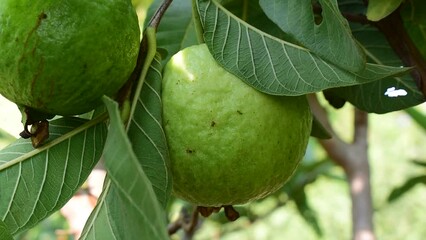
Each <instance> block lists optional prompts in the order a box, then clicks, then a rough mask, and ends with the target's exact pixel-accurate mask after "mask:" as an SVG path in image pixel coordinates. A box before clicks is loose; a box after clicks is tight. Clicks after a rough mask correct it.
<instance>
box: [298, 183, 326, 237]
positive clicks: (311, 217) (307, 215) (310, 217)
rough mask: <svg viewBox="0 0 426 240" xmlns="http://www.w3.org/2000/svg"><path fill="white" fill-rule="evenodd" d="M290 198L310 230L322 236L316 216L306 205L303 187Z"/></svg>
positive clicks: (307, 204) (306, 200)
mask: <svg viewBox="0 0 426 240" xmlns="http://www.w3.org/2000/svg"><path fill="white" fill-rule="evenodd" d="M291 197H292V199H293V201H294V202H295V204H296V207H297V210H298V212H299V213H300V215H301V216H302V217H303V219H304V220H305V221H306V223H308V224H309V225H310V226H311V227H312V229H313V230H314V231H315V233H316V234H317V235H318V236H323V232H322V229H321V226H320V224H319V222H318V218H317V214H316V212H315V211H314V210H313V209H312V208H311V206H310V205H309V203H308V199H307V196H306V193H305V186H304V187H303V188H302V189H300V190H298V191H297V192H294V194H293V195H292V196H291Z"/></svg>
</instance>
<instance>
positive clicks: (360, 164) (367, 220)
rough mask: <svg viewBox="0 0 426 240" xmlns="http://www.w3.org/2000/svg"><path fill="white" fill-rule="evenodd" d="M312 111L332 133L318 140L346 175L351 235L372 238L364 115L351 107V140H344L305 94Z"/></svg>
mask: <svg viewBox="0 0 426 240" xmlns="http://www.w3.org/2000/svg"><path fill="white" fill-rule="evenodd" d="M308 99H309V102H310V104H311V108H312V112H313V113H314V114H315V116H316V117H317V119H318V120H319V121H320V122H321V123H322V124H323V125H324V127H325V128H326V129H327V130H328V131H329V132H330V133H331V134H332V138H331V139H327V140H320V144H321V145H322V147H323V148H324V150H325V151H326V152H327V154H328V155H329V156H330V158H331V159H332V160H333V161H334V162H336V164H338V165H339V166H341V167H342V168H343V169H344V171H345V174H346V176H347V181H348V184H349V189H350V196H351V201H352V224H353V226H352V238H353V239H355V240H374V239H375V235H374V227H373V205H372V200H371V186H370V167H369V159H368V141H367V134H368V114H367V113H365V112H362V111H360V110H356V109H355V120H354V139H353V142H352V143H346V142H344V141H342V140H341V138H340V137H339V136H338V135H337V134H336V133H335V132H334V130H333V128H332V126H331V124H330V122H329V119H328V117H327V116H328V115H327V112H326V110H325V109H324V108H323V107H322V106H321V105H320V103H319V102H318V100H317V98H316V96H315V95H310V96H309V98H308Z"/></svg>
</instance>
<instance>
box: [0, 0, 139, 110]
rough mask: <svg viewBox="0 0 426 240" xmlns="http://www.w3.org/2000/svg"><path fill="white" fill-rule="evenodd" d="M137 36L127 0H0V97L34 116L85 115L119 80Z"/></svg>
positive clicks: (129, 65)
mask: <svg viewBox="0 0 426 240" xmlns="http://www.w3.org/2000/svg"><path fill="white" fill-rule="evenodd" d="M139 40H140V30H139V24H138V19H137V15H136V12H135V10H134V8H133V6H132V5H131V1H130V0H96V1H81V0H1V1H0V94H2V95H3V96H5V97H6V98H8V99H9V100H11V101H13V102H15V103H16V104H17V105H18V106H21V107H26V108H31V109H34V110H36V111H39V112H42V113H49V114H58V115H74V114H80V113H84V112H87V111H89V110H91V109H93V108H94V107H95V106H96V105H97V104H99V103H100V98H101V97H102V95H104V94H105V95H110V96H111V95H114V94H115V93H116V92H117V91H118V90H119V89H120V87H121V86H122V85H123V84H124V83H125V82H126V80H127V79H128V77H129V76H130V74H131V72H132V71H133V69H134V67H135V64H136V59H137V56H138V51H139Z"/></svg>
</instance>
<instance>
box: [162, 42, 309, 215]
mask: <svg viewBox="0 0 426 240" xmlns="http://www.w3.org/2000/svg"><path fill="white" fill-rule="evenodd" d="M162 100H163V126H164V129H165V134H166V138H167V142H168V146H169V151H170V157H171V172H172V174H173V192H174V194H175V195H176V196H177V197H180V198H182V199H184V200H186V201H188V202H191V203H193V204H195V205H198V206H205V207H221V206H228V205H235V204H244V203H247V202H248V201H251V200H255V199H259V198H263V197H265V196H267V195H268V194H270V193H272V192H274V191H276V190H278V189H279V188H280V187H282V186H283V184H284V183H285V182H286V181H287V180H288V179H289V178H290V177H291V175H292V174H293V172H294V171H295V169H296V167H297V165H298V163H299V161H300V160H301V159H302V158H303V156H304V153H305V150H306V147H307V143H308V140H309V135H310V131H311V125H312V114H311V111H310V108H309V105H308V103H307V99H306V97H305V96H297V97H280V96H272V95H268V94H265V93H262V92H259V91H257V90H255V89H254V88H252V87H250V86H249V85H247V84H246V83H244V82H243V81H242V80H240V79H239V78H237V77H236V76H234V75H233V74H231V73H229V72H227V71H226V70H225V69H224V68H222V67H221V66H219V65H218V64H217V62H216V61H215V60H214V59H213V57H212V56H211V54H210V52H209V50H208V48H207V46H206V45H205V44H202V45H196V46H192V47H188V48H186V49H184V50H182V51H180V52H179V53H177V54H176V55H174V56H173V57H172V58H171V59H170V61H169V62H168V63H167V65H166V67H165V69H164V78H163V87H162Z"/></svg>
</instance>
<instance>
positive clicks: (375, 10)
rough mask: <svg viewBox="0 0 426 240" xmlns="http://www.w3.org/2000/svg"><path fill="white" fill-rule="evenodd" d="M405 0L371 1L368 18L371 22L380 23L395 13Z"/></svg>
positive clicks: (369, 2)
mask: <svg viewBox="0 0 426 240" xmlns="http://www.w3.org/2000/svg"><path fill="white" fill-rule="evenodd" d="M402 2H403V0H369V1H368V8H367V18H368V19H369V20H371V21H379V20H381V19H383V18H385V17H387V16H388V15H389V14H391V13H392V12H393V11H395V10H396V9H397V8H398V7H399V5H401V3H402Z"/></svg>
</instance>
